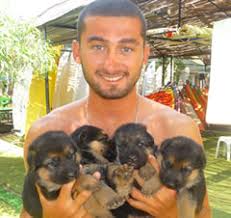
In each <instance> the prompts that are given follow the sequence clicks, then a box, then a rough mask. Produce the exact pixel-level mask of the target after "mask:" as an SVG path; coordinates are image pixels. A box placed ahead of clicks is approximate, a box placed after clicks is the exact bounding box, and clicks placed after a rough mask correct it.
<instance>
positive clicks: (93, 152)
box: [71, 125, 116, 165]
mask: <svg viewBox="0 0 231 218" xmlns="http://www.w3.org/2000/svg"><path fill="white" fill-rule="evenodd" d="M71 137H72V139H73V140H74V141H75V143H76V144H77V145H78V147H79V148H80V155H81V161H80V163H81V164H83V165H85V164H89V163H90V164H93V163H96V164H107V163H109V162H113V161H114V160H115V159H116V150H115V147H113V145H112V144H111V143H110V140H109V137H108V135H107V134H106V133H104V131H103V130H102V129H100V128H98V127H95V126H91V125H84V126H82V127H80V128H78V129H76V130H75V131H74V132H73V133H72V134H71Z"/></svg>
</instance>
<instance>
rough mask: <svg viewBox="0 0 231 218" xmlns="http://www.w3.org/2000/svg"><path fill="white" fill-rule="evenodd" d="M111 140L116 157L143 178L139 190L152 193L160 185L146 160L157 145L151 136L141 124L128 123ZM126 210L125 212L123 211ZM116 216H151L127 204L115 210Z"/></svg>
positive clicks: (146, 193) (153, 152) (147, 193)
mask: <svg viewBox="0 0 231 218" xmlns="http://www.w3.org/2000/svg"><path fill="white" fill-rule="evenodd" d="M112 142H113V144H114V145H115V147H116V149H117V159H118V161H119V162H120V163H121V164H127V165H128V166H132V167H134V169H137V170H138V173H139V175H140V176H141V177H142V178H143V179H144V185H143V187H142V188H141V192H142V193H143V194H145V195H147V196H149V195H152V194H154V193H155V192H156V191H157V190H158V189H159V188H160V186H161V184H160V180H159V177H158V174H157V173H156V171H155V169H154V168H153V167H152V166H151V165H150V164H149V162H148V155H149V154H152V155H154V154H155V151H156V150H157V146H156V145H155V143H154V139H153V137H152V136H151V135H150V134H149V133H148V132H147V130H146V127H145V126H144V125H142V124H137V123H128V124H125V125H122V126H120V127H119V128H118V129H117V130H116V131H115V133H114V136H113V138H112ZM120 211H121V212H120ZM125 211H126V212H125ZM115 214H116V216H117V217H121V218H122V217H151V216H150V215H148V214H147V213H144V212H142V211H139V210H137V209H134V208H132V207H131V206H129V205H128V204H125V206H123V207H122V209H121V208H118V209H117V210H115Z"/></svg>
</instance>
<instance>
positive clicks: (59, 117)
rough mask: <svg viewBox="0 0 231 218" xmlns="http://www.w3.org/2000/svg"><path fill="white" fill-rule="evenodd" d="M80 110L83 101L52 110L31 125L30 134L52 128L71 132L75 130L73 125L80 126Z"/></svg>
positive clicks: (40, 132)
mask: <svg viewBox="0 0 231 218" xmlns="http://www.w3.org/2000/svg"><path fill="white" fill-rule="evenodd" d="M80 110H81V102H74V103H71V104H67V105H65V106H62V107H60V108H57V109H55V110H53V111H51V112H50V113H49V114H47V115H45V116H43V117H42V118H40V119H38V120H36V121H35V122H34V123H33V124H32V126H31V127H30V130H29V132H28V134H31V133H39V134H42V133H44V132H46V131H52V130H54V131H55V130H62V131H64V132H67V133H70V132H71V131H73V128H74V127H73V126H78V124H79V120H80V119H79V115H78V114H80V112H79V111H80ZM36 135H37V134H36Z"/></svg>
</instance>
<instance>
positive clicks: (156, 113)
mask: <svg viewBox="0 0 231 218" xmlns="http://www.w3.org/2000/svg"><path fill="white" fill-rule="evenodd" d="M147 103H148V105H147V107H146V108H149V109H148V112H147V116H146V117H145V118H144V120H146V122H145V123H146V124H147V126H148V129H149V131H150V132H151V133H152V134H153V136H155V138H156V139H157V141H158V142H161V141H162V140H164V139H166V138H169V137H174V136H178V135H182V136H187V137H190V138H193V139H195V140H197V141H198V142H200V143H201V138H200V133H199V129H198V126H197V124H196V123H195V122H194V121H193V120H192V119H191V117H189V116H187V115H185V114H182V113H179V112H177V111H176V110H174V109H172V108H170V107H168V106H165V105H162V104H159V103H157V102H150V101H148V102H147Z"/></svg>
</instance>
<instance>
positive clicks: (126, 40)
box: [119, 38, 139, 45]
mask: <svg viewBox="0 0 231 218" xmlns="http://www.w3.org/2000/svg"><path fill="white" fill-rule="evenodd" d="M119 43H131V44H136V45H138V44H139V42H138V41H137V40H136V39H134V38H124V39H121V40H119Z"/></svg>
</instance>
